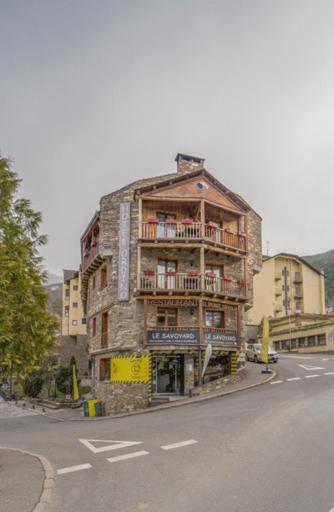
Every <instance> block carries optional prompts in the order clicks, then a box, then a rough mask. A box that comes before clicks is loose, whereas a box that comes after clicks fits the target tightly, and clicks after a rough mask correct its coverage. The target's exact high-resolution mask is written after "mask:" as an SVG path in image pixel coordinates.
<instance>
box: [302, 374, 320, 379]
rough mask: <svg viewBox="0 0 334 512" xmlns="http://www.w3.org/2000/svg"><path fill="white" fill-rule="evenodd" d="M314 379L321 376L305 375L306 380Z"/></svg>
mask: <svg viewBox="0 0 334 512" xmlns="http://www.w3.org/2000/svg"><path fill="white" fill-rule="evenodd" d="M313 377H320V375H318V374H314V375H305V379H313Z"/></svg>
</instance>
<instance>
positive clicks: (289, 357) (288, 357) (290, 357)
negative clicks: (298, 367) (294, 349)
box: [279, 354, 314, 359]
mask: <svg viewBox="0 0 334 512" xmlns="http://www.w3.org/2000/svg"><path fill="white" fill-rule="evenodd" d="M279 357H280V358H281V357H283V358H284V357H285V358H287V359H314V358H313V357H310V356H288V355H285V354H280V356H279Z"/></svg>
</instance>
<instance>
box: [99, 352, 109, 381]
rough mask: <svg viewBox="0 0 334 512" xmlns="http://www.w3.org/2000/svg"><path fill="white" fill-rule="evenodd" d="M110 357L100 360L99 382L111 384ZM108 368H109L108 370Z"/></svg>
mask: <svg viewBox="0 0 334 512" xmlns="http://www.w3.org/2000/svg"><path fill="white" fill-rule="evenodd" d="M110 359H111V358H110V357H102V358H101V359H100V360H99V381H100V382H110V366H111V361H110ZM106 367H107V368H106Z"/></svg>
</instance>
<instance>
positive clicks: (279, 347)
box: [274, 341, 281, 352]
mask: <svg viewBox="0 0 334 512" xmlns="http://www.w3.org/2000/svg"><path fill="white" fill-rule="evenodd" d="M274 348H275V350H277V352H279V350H281V342H280V341H274Z"/></svg>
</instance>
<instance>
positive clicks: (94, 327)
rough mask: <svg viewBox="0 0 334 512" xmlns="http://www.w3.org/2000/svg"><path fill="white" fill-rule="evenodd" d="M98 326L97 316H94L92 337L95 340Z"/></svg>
mask: <svg viewBox="0 0 334 512" xmlns="http://www.w3.org/2000/svg"><path fill="white" fill-rule="evenodd" d="M96 326H97V321H96V316H93V318H92V337H93V338H94V337H95V336H96Z"/></svg>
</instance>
